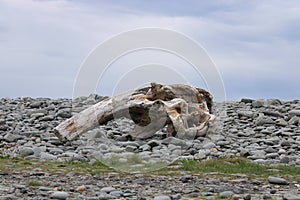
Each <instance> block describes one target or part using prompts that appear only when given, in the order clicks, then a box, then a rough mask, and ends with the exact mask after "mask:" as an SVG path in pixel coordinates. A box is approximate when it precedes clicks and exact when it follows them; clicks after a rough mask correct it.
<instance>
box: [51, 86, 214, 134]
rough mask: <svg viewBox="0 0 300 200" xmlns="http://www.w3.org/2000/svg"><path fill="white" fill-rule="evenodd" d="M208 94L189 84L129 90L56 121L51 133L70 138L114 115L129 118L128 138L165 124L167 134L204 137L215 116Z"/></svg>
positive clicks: (151, 131)
mask: <svg viewBox="0 0 300 200" xmlns="http://www.w3.org/2000/svg"><path fill="white" fill-rule="evenodd" d="M211 106H212V96H211V94H210V93H208V92H207V91H205V90H203V89H200V88H197V87H193V86H190V85H183V84H175V85H161V84H157V83H151V86H149V87H144V88H140V89H137V90H132V91H129V92H126V93H124V94H121V95H117V96H115V97H111V98H108V99H105V100H103V101H101V102H99V103H97V104H95V105H93V106H91V107H89V108H87V109H86V110H83V111H82V112H80V113H78V114H75V115H74V116H73V117H71V118H69V119H67V120H65V121H64V122H62V123H61V124H59V125H58V126H57V127H56V128H55V129H54V133H55V135H56V136H57V137H58V138H60V139H61V140H72V139H74V138H76V137H77V136H79V135H80V134H83V133H85V132H86V131H88V130H91V129H93V128H95V127H96V126H98V125H101V124H105V123H106V122H108V121H110V120H113V119H114V118H118V117H127V118H130V119H132V120H133V121H134V122H135V124H136V126H135V128H134V130H133V131H132V132H131V133H130V135H131V136H132V138H134V139H135V138H141V139H143V138H149V137H151V136H152V135H153V134H154V133H155V132H157V131H158V130H160V129H162V128H163V127H164V126H166V125H167V130H168V133H169V135H175V136H176V137H179V138H190V139H192V138H194V137H195V136H204V135H205V134H206V131H207V128H208V125H209V123H210V122H211V121H213V120H214V119H215V117H214V115H213V114H211Z"/></svg>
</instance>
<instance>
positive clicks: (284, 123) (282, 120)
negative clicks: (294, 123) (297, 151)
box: [275, 119, 288, 126]
mask: <svg viewBox="0 0 300 200" xmlns="http://www.w3.org/2000/svg"><path fill="white" fill-rule="evenodd" d="M275 123H276V124H277V125H279V126H287V125H288V123H287V121H285V120H284V119H277V120H276V121H275Z"/></svg>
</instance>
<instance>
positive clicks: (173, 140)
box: [161, 137, 187, 147]
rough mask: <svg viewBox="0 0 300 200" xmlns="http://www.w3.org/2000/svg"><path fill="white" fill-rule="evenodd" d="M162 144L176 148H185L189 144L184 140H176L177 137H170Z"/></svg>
mask: <svg viewBox="0 0 300 200" xmlns="http://www.w3.org/2000/svg"><path fill="white" fill-rule="evenodd" d="M161 143H162V144H166V145H168V144H174V145H176V146H181V147H185V146H187V143H186V142H185V141H184V140H181V139H178V138H175V137H168V138H165V139H163V140H162V142H161Z"/></svg>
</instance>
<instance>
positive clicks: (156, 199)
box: [154, 196, 171, 200]
mask: <svg viewBox="0 0 300 200" xmlns="http://www.w3.org/2000/svg"><path fill="white" fill-rule="evenodd" d="M154 200H171V198H170V197H169V196H155V197H154Z"/></svg>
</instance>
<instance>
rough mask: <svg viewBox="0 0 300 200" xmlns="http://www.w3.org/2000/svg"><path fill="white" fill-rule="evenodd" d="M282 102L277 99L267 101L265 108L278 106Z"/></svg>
mask: <svg viewBox="0 0 300 200" xmlns="http://www.w3.org/2000/svg"><path fill="white" fill-rule="evenodd" d="M281 104H282V102H281V101H280V100H279V99H268V100H267V101H266V105H267V106H279V105H281Z"/></svg>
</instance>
